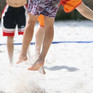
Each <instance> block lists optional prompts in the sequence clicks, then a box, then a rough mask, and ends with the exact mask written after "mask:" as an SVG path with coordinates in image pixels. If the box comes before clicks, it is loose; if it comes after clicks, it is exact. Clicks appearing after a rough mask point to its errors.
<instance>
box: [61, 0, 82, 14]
mask: <svg viewBox="0 0 93 93" xmlns="http://www.w3.org/2000/svg"><path fill="white" fill-rule="evenodd" d="M81 3H82V0H61V1H60V4H59V5H62V6H63V8H64V11H65V12H66V13H69V12H71V11H73V10H74V9H75V8H76V7H77V6H78V5H80V4H81Z"/></svg>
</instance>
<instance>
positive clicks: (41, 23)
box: [38, 15, 44, 27]
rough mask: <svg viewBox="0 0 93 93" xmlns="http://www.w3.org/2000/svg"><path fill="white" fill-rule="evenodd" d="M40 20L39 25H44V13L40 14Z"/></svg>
mask: <svg viewBox="0 0 93 93" xmlns="http://www.w3.org/2000/svg"><path fill="white" fill-rule="evenodd" d="M38 22H39V25H40V26H41V27H44V16H43V15H40V16H39V17H38Z"/></svg>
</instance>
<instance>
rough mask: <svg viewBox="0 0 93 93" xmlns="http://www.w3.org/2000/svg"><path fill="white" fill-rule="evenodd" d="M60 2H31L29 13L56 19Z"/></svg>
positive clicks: (41, 0)
mask: <svg viewBox="0 0 93 93" xmlns="http://www.w3.org/2000/svg"><path fill="white" fill-rule="evenodd" d="M59 2H60V0H29V1H28V13H31V14H33V15H40V14H42V15H45V16H48V17H53V18H55V16H56V13H57V11H58V8H59Z"/></svg>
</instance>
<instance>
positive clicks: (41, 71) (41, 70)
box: [39, 66, 46, 74]
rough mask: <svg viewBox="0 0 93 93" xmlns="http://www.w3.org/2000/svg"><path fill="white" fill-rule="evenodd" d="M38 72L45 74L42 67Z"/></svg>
mask: <svg viewBox="0 0 93 93" xmlns="http://www.w3.org/2000/svg"><path fill="white" fill-rule="evenodd" d="M39 72H40V73H41V74H46V72H45V69H44V67H43V66H42V67H40V69H39Z"/></svg>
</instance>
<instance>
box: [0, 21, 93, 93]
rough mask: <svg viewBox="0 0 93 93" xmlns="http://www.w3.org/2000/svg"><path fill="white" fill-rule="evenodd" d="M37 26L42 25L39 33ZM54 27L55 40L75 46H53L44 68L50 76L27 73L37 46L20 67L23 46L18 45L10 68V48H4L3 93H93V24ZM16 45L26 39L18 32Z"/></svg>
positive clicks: (0, 65) (0, 51) (0, 49)
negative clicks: (17, 62) (8, 50)
mask: <svg viewBox="0 0 93 93" xmlns="http://www.w3.org/2000/svg"><path fill="white" fill-rule="evenodd" d="M37 27H38V24H37V25H36V27H35V32H36V29H37ZM54 28H55V34H54V40H53V41H56V42H58V41H64V42H65V41H74V43H58V44H52V45H51V47H50V49H49V52H48V54H47V57H46V62H45V65H44V67H45V70H46V75H42V74H40V73H39V72H38V71H36V72H33V71H28V70H27V68H29V67H30V66H31V64H32V63H33V62H34V60H35V45H31V46H30V47H29V53H28V59H29V60H28V61H26V62H23V63H21V64H19V65H16V64H15V63H16V60H17V58H18V56H19V53H20V49H21V45H15V50H14V61H13V64H14V65H13V66H9V59H8V55H7V49H6V45H1V46H0V93H93V87H92V85H93V42H92V43H88V42H87V41H93V22H91V21H60V22H55V24H54ZM34 34H35V33H34ZM34 41H35V36H34V37H33V40H32V42H34ZM76 41H85V43H84V42H83V43H82V42H81V43H77V42H76ZM14 42H15V43H20V42H22V36H18V35H17V33H16V36H15V38H14ZM3 43H6V37H3V36H2V31H1V27H0V44H3Z"/></svg>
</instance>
